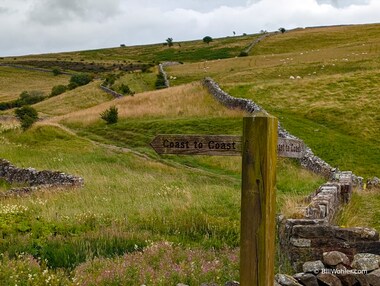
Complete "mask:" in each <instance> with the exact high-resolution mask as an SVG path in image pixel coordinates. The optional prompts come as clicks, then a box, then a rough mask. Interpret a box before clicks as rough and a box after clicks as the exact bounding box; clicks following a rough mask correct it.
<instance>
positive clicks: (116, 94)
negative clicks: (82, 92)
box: [99, 85, 124, 98]
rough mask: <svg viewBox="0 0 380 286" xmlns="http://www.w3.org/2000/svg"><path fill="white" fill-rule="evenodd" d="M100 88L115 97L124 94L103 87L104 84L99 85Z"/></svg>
mask: <svg viewBox="0 0 380 286" xmlns="http://www.w3.org/2000/svg"><path fill="white" fill-rule="evenodd" d="M99 87H100V89H101V90H103V91H104V92H106V93H108V94H110V95H112V96H113V97H115V98H120V97H123V96H124V95H122V94H120V93H117V92H116V91H114V90H112V89H110V88H108V87H105V86H104V85H100V86H99Z"/></svg>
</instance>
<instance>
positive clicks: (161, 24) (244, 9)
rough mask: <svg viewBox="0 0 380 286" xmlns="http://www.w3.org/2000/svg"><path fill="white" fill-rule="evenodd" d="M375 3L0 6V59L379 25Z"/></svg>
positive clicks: (83, 1)
mask: <svg viewBox="0 0 380 286" xmlns="http://www.w3.org/2000/svg"><path fill="white" fill-rule="evenodd" d="M379 11H380V0H346V1H343V0H0V56H1V57H4V56H17V55H28V54H41V53H50V52H63V51H78V50H88V49H98V48H107V47H117V46H120V45H121V44H125V45H127V46H132V45H142V44H151V43H163V42H165V40H166V39H167V38H169V37H170V38H173V40H174V41H175V42H180V41H186V40H195V39H202V38H203V37H204V36H211V37H213V38H217V37H226V36H232V35H233V34H234V32H235V33H236V35H241V34H243V33H247V34H254V33H258V32H260V31H261V30H266V31H275V30H278V28H280V27H284V28H285V29H292V28H297V27H310V26H321V25H323V26H325V25H338V24H365V23H380V13H379Z"/></svg>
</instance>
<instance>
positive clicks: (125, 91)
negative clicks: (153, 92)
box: [119, 83, 135, 95]
mask: <svg viewBox="0 0 380 286" xmlns="http://www.w3.org/2000/svg"><path fill="white" fill-rule="evenodd" d="M119 91H120V93H122V94H124V95H134V94H135V93H134V92H133V91H132V90H131V89H130V88H129V86H128V85H126V84H124V83H123V84H121V85H120V87H119Z"/></svg>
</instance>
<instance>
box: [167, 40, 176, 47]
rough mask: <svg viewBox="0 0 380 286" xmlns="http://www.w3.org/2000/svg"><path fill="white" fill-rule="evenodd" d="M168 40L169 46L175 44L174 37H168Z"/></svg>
mask: <svg viewBox="0 0 380 286" xmlns="http://www.w3.org/2000/svg"><path fill="white" fill-rule="evenodd" d="M166 42H167V43H168V46H169V47H171V46H173V44H174V43H173V38H167V39H166Z"/></svg>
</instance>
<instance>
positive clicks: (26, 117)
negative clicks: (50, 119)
mask: <svg viewBox="0 0 380 286" xmlns="http://www.w3.org/2000/svg"><path fill="white" fill-rule="evenodd" d="M15 114H16V117H17V118H18V119H19V120H20V122H21V127H22V129H23V130H26V129H28V128H29V127H30V126H32V125H33V123H34V122H36V121H37V120H38V113H37V110H35V109H34V108H33V107H31V106H29V105H25V106H23V107H21V108H17V109H16V110H15Z"/></svg>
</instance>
